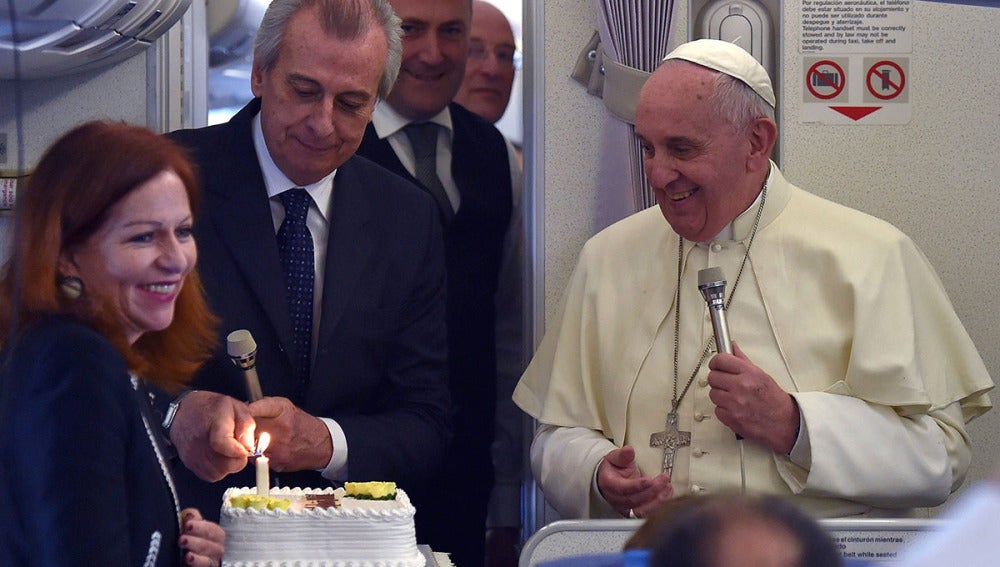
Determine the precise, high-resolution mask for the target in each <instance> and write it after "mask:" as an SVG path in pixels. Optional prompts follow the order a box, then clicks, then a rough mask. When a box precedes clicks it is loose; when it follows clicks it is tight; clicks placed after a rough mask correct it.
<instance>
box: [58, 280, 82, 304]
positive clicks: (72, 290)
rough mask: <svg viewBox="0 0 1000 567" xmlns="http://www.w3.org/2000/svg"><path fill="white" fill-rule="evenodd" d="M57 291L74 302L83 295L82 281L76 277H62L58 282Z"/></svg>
mask: <svg viewBox="0 0 1000 567" xmlns="http://www.w3.org/2000/svg"><path fill="white" fill-rule="evenodd" d="M59 290H60V291H62V294H63V295H64V296H66V298H67V299H70V300H72V301H76V300H77V299H80V296H81V295H83V280H81V279H80V278H78V277H76V276H64V277H63V278H61V279H60V280H59Z"/></svg>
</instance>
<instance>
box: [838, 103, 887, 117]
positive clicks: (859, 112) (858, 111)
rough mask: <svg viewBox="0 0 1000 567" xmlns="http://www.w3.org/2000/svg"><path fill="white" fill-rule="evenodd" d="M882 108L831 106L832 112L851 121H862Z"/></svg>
mask: <svg viewBox="0 0 1000 567" xmlns="http://www.w3.org/2000/svg"><path fill="white" fill-rule="evenodd" d="M880 108H882V107H881V106H831V107H830V109H831V110H836V111H837V112H839V113H841V114H843V115H844V116H846V117H848V118H850V119H851V120H861V119H862V118H864V117H865V116H868V115H869V114H871V113H872V112H875V111H876V110H878V109H880Z"/></svg>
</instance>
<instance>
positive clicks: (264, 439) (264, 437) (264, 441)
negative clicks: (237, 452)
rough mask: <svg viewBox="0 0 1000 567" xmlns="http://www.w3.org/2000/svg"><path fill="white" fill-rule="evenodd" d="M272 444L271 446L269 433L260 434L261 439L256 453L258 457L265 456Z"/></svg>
mask: <svg viewBox="0 0 1000 567" xmlns="http://www.w3.org/2000/svg"><path fill="white" fill-rule="evenodd" d="M270 444H271V434H270V433H268V432H267V431H264V432H263V433H261V434H260V437H259V438H258V439H257V450H256V451H254V452H255V453H256V454H257V455H262V454H264V451H265V450H266V449H267V446H268V445H270Z"/></svg>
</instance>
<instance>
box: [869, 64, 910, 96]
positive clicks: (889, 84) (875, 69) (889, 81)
mask: <svg viewBox="0 0 1000 567" xmlns="http://www.w3.org/2000/svg"><path fill="white" fill-rule="evenodd" d="M885 67H892V69H895V70H896V73H897V77H893V76H892V70H891V69H886V68H885ZM876 83H877V84H878V86H876ZM905 86H906V75H905V74H903V68H902V67H900V66H899V64H897V63H896V62H895V61H879V62H878V63H876V64H874V65H872V66H871V68H870V69H868V92H870V93H872V96H874V97H875V98H878V99H881V100H891V99H894V98H896V97H897V96H899V93H901V92H903V87H905Z"/></svg>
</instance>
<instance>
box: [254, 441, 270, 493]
mask: <svg viewBox="0 0 1000 567" xmlns="http://www.w3.org/2000/svg"><path fill="white" fill-rule="evenodd" d="M270 442H271V435H270V434H268V433H267V432H266V431H265V432H264V433H261V434H260V439H258V440H257V450H256V451H254V454H255V455H256V456H257V495H258V496H267V495H268V493H269V491H270V489H271V473H270V471H268V463H269V461H268V458H267V457H265V456H264V450H265V449H267V446H268V444H269V443H270Z"/></svg>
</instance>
